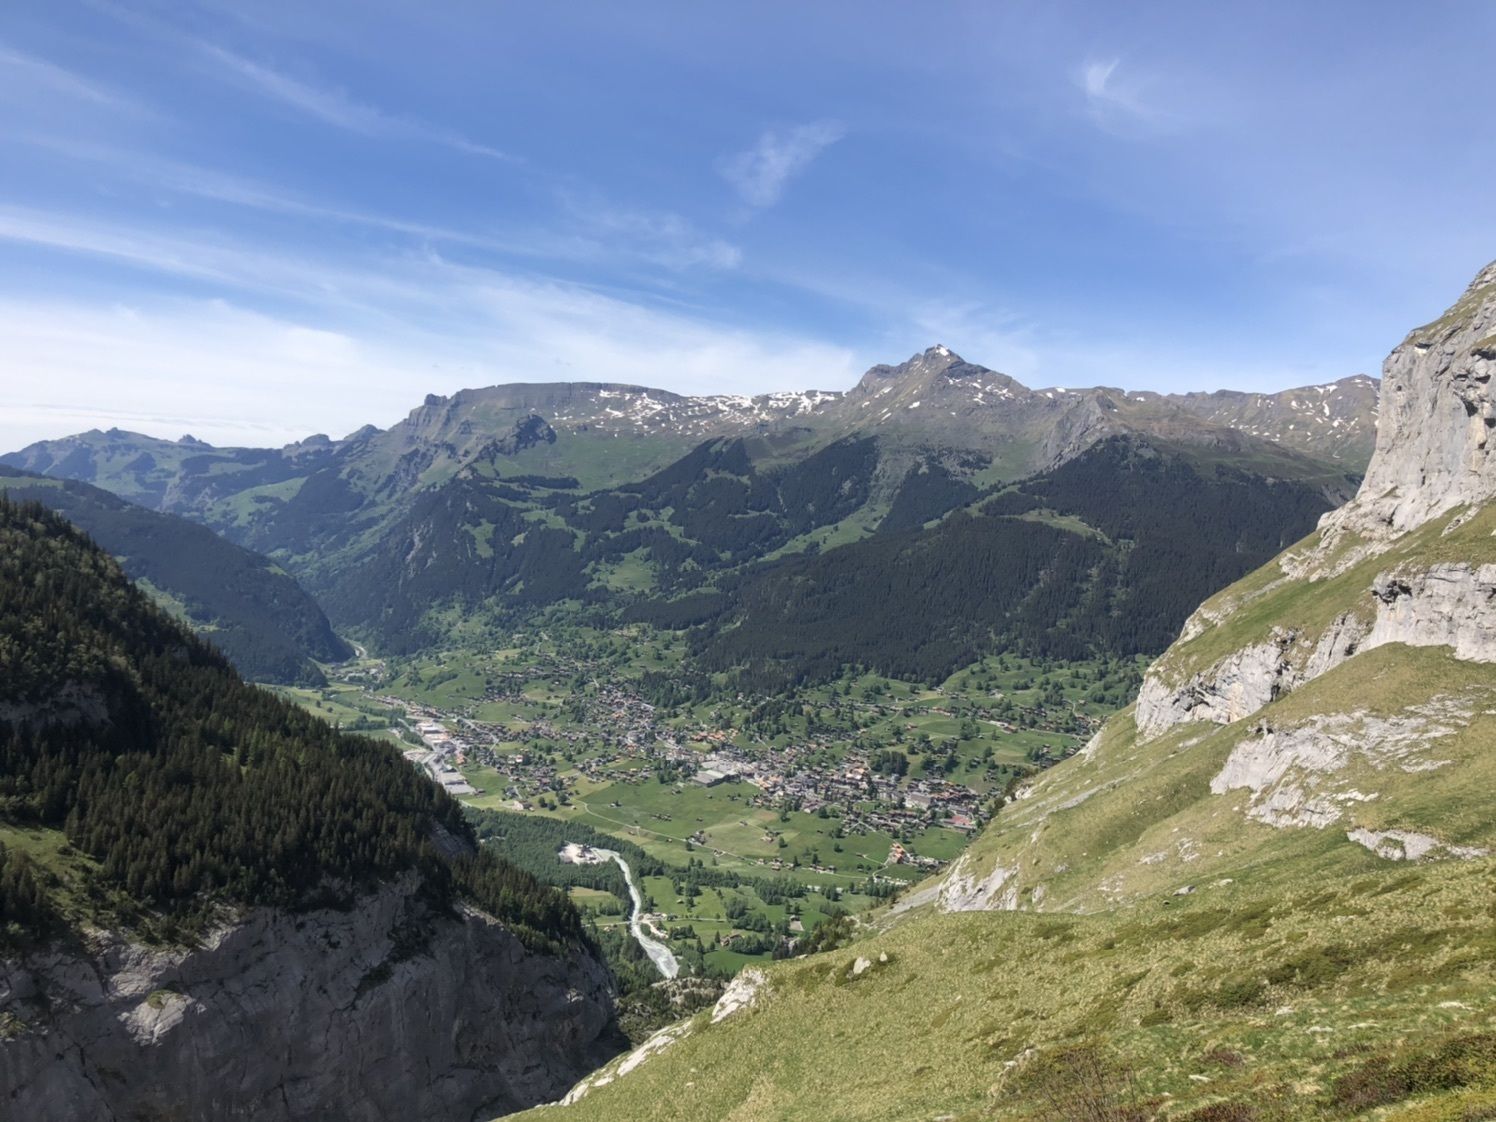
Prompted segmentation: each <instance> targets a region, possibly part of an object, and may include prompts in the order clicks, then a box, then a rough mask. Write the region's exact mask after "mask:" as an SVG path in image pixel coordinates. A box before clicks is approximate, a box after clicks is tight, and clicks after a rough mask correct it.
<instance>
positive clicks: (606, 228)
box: [0, 136, 742, 271]
mask: <svg viewBox="0 0 1496 1122" xmlns="http://www.w3.org/2000/svg"><path fill="white" fill-rule="evenodd" d="M23 139H24V142H25V143H27V144H30V145H32V146H33V147H37V148H44V149H46V150H48V151H50V152H55V153H57V154H59V155H62V156H65V157H68V158H70V159H73V160H78V161H82V162H86V163H88V164H92V165H97V166H101V167H106V168H108V169H109V171H110V172H111V173H112V174H113V175H115V176H119V177H122V178H125V179H128V180H130V181H132V182H134V183H138V184H140V185H142V186H144V187H148V188H151V189H154V190H158V191H162V192H166V193H169V194H173V195H184V196H191V197H194V198H199V199H205V200H209V201H211V202H217V203H226V204H228V205H230V206H235V207H245V208H248V209H252V210H258V211H263V212H269V213H274V214H282V215H288V216H292V217H299V218H308V219H315V220H317V221H319V222H335V223H342V224H346V225H351V226H362V227H366V228H368V229H372V230H380V231H385V232H387V233H391V234H398V235H401V236H402V237H404V238H408V239H410V240H411V241H412V242H414V243H417V244H425V243H439V244H444V245H448V246H464V247H469V248H472V249H476V250H481V251H486V252H491V253H496V254H503V255H507V256H510V257H517V258H527V259H533V260H551V261H566V262H588V263H596V262H602V261H617V262H625V263H628V262H646V263H648V264H651V265H657V266H660V267H661V268H664V269H668V270H672V271H684V270H696V269H715V270H730V269H734V268H736V267H737V266H738V264H739V263H740V262H741V260H742V251H741V250H740V249H739V248H738V247H737V246H736V245H733V244H732V243H730V242H726V241H723V240H722V239H720V238H717V237H714V236H711V235H709V234H705V233H703V232H702V231H700V230H698V229H697V228H696V227H695V226H693V225H692V224H691V223H690V222H688V221H687V220H686V219H684V218H682V217H681V216H680V215H677V214H674V213H671V212H669V211H654V210H641V209H637V208H629V207H624V206H620V205H618V204H616V203H613V202H611V201H609V200H608V199H606V198H605V197H603V196H602V195H600V194H598V193H596V192H586V193H583V192H579V191H576V190H572V189H568V190H563V191H560V192H558V194H557V199H558V205H559V209H560V214H559V215H558V217H557V219H556V222H555V223H554V224H553V225H552V227H551V228H546V229H542V228H540V227H539V225H538V224H535V223H531V224H529V225H527V226H526V227H525V228H524V229H510V230H501V229H494V228H490V229H484V228H480V227H465V228H461V229H459V228H454V227H451V226H443V225H439V224H436V223H431V222H421V221H415V220H411V219H406V218H401V217H399V216H396V215H389V214H381V213H376V212H372V211H366V210H357V209H353V208H349V207H344V206H334V205H327V204H324V203H320V202H317V201H315V200H313V199H310V198H306V197H304V196H301V195H299V194H296V193H294V192H291V191H288V190H286V189H284V188H281V187H278V186H275V185H272V184H268V183H264V182H261V181H260V180H257V179H252V178H248V177H245V176H241V175H237V174H233V173H229V172H224V171H220V170H218V169H216V168H210V167H203V166H201V165H198V164H193V163H187V162H183V161H180V160H174V159H170V158H167V157H163V156H153V155H150V154H148V153H145V152H143V151H140V150H136V149H124V148H118V147H115V146H113V145H108V144H98V143H93V142H85V141H76V140H68V139H63V138H59V137H54V136H33V137H26V138H23ZM17 213H18V212H16V211H9V212H7V211H6V210H5V209H4V208H3V207H0V223H7V222H8V221H9V222H10V223H11V229H12V236H14V226H13V221H14V218H15V216H16V214H17ZM21 213H27V212H21ZM29 213H30V214H31V216H32V217H35V212H29ZM7 216H9V217H8V218H7ZM44 225H45V226H49V227H52V226H55V225H56V223H55V222H54V221H51V220H49V221H47V222H46V223H44Z"/></svg>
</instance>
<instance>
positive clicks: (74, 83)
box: [0, 44, 151, 116]
mask: <svg viewBox="0 0 1496 1122" xmlns="http://www.w3.org/2000/svg"><path fill="white" fill-rule="evenodd" d="M0 84H3V85H4V87H5V89H6V91H7V93H9V94H10V95H11V96H12V97H14V96H15V95H16V94H17V92H18V91H19V90H20V89H22V88H24V87H25V86H31V87H33V88H34V89H35V90H36V91H37V92H39V93H42V94H44V95H46V96H48V97H57V96H60V97H64V98H67V99H69V100H71V101H75V102H82V103H84V104H87V105H91V106H94V107H96V108H100V109H109V110H113V111H115V112H124V113H127V114H130V115H131V116H149V115H151V111H150V110H149V109H147V108H146V107H145V106H144V105H142V104H141V103H140V102H139V101H137V100H136V99H135V98H133V97H131V96H129V95H128V94H125V93H122V92H121V91H119V90H116V89H112V88H110V87H109V86H106V85H102V84H100V83H99V82H95V81H93V80H91V79H88V78H84V77H83V76H81V75H79V74H75V73H74V72H73V71H71V70H68V69H66V68H65V67H62V66H58V65H57V64H56V63H54V62H50V61H48V60H47V59H44V58H38V57H37V56H36V55H31V54H26V53H24V52H21V51H18V50H15V49H13V48H11V47H7V46H5V45H4V44H0Z"/></svg>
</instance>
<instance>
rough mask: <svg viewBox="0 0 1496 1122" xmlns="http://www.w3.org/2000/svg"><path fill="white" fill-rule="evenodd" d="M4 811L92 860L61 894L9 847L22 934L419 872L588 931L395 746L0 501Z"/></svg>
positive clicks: (327, 894) (521, 918)
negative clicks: (98, 912) (288, 696)
mask: <svg viewBox="0 0 1496 1122" xmlns="http://www.w3.org/2000/svg"><path fill="white" fill-rule="evenodd" d="M0 825H9V826H15V827H22V828H25V827H44V828H48V829H52V830H61V831H62V832H63V833H64V834H65V836H66V839H67V843H68V844H69V845H70V846H72V847H73V848H74V849H76V850H78V851H80V852H81V853H83V854H86V855H87V856H88V857H89V858H91V859H92V861H93V862H94V863H95V864H94V865H93V866H92V873H91V879H90V883H89V886H88V890H87V892H86V893H85V894H84V900H83V901H82V902H81V904H80V901H78V900H77V899H70V900H69V901H68V906H67V909H64V908H63V907H62V906H61V903H60V901H59V900H58V898H57V896H58V894H57V892H56V891H54V890H55V889H56V888H57V887H58V886H57V885H55V884H54V883H51V882H52V881H53V880H54V878H53V877H52V876H51V874H49V873H48V871H47V870H46V868H45V865H44V863H42V862H39V861H37V860H34V859H32V858H30V857H29V856H28V855H26V854H25V853H23V852H17V851H16V850H15V849H14V847H11V848H8V849H0V933H6V932H8V933H9V935H10V937H12V938H15V937H20V936H24V935H25V934H36V933H38V932H39V931H40V930H41V929H43V928H45V927H46V926H47V925H48V924H49V923H52V924H55V923H57V922H59V921H60V920H62V919H63V918H64V911H65V910H68V911H71V912H76V911H77V909H78V908H79V907H80V906H81V907H82V908H83V909H84V911H85V912H86V911H88V910H89V909H90V908H93V909H98V908H103V907H106V906H108V907H116V906H117V902H118V901H119V900H120V899H123V900H125V901H127V902H128V904H129V905H130V906H132V907H136V908H138V909H140V910H141V911H143V912H147V913H151V914H159V915H165V916H167V917H168V918H169V919H170V920H172V921H174V923H175V924H176V925H178V927H177V929H179V930H190V929H191V927H192V925H194V924H196V923H200V922H201V921H203V920H205V919H206V918H208V917H209V916H211V915H212V914H213V913H214V911H215V909H217V908H218V907H220V906H222V905H259V904H267V905H279V906H286V907H298V906H308V905H322V904H339V903H346V902H349V901H351V899H352V898H353V896H354V895H355V894H356V893H358V892H359V891H361V890H364V889H367V888H369V887H372V886H373V885H375V884H376V883H378V882H380V881H384V880H387V879H389V878H390V877H393V876H396V875H398V874H401V873H407V872H413V873H416V874H418V875H419V876H420V877H421V878H422V884H423V891H424V893H425V894H426V895H427V896H428V897H429V899H430V900H431V901H432V902H433V903H434V904H436V905H438V906H439V907H450V906H452V905H453V904H455V903H456V901H457V900H458V899H459V898H464V897H465V898H468V899H471V900H472V901H473V902H475V903H477V904H478V905H480V906H481V907H483V908H485V909H486V910H488V911H490V912H491V913H492V914H494V915H495V916H496V917H498V918H499V919H501V920H503V921H505V922H506V923H507V924H508V925H509V926H510V927H511V928H512V929H514V930H515V931H516V933H518V934H519V935H520V937H521V938H523V939H525V941H526V942H527V943H528V944H530V945H532V946H542V945H553V944H556V943H560V942H568V941H575V940H579V939H581V938H582V928H581V924H580V920H579V918H578V916H577V913H576V911H575V909H574V908H573V907H572V906H571V904H570V903H569V902H568V901H567V900H566V898H565V896H564V895H563V894H562V893H560V892H557V891H556V890H554V889H551V888H547V887H545V886H543V885H541V884H540V883H539V882H538V881H536V880H535V879H534V878H533V877H531V876H530V875H529V874H527V873H524V872H522V871H520V870H519V869H517V868H515V867H514V866H512V865H509V864H508V863H506V862H503V861H502V860H500V859H498V858H497V857H495V856H494V855H493V854H491V853H489V852H487V851H485V850H481V849H479V848H478V847H477V845H476V844H475V839H474V837H473V834H472V831H471V829H470V828H469V826H468V825H467V823H466V822H465V821H464V819H463V816H462V812H461V809H460V808H459V807H458V805H457V804H456V803H455V802H454V801H453V800H452V799H451V798H450V797H448V796H447V795H446V793H445V792H443V791H442V790H441V789H440V788H438V787H437V786H435V785H434V784H432V783H431V782H430V781H429V780H428V779H427V778H426V777H425V776H424V775H422V774H421V773H420V772H418V771H416V770H415V769H413V768H411V767H410V765H409V764H407V763H406V762H405V761H404V760H403V759H402V758H401V757H400V756H399V754H398V753H397V752H396V751H395V749H394V748H393V747H392V746H389V745H385V744H381V743H378V742H376V741H373V740H369V739H365V738H360V737H355V736H348V735H344V734H342V733H341V732H339V731H338V730H336V729H334V728H332V727H330V726H328V725H326V724H324V723H323V722H322V721H320V720H318V719H317V718H315V717H313V716H311V715H309V714H307V713H305V712H304V711H302V710H300V709H297V708H296V707H294V706H292V705H290V704H287V703H285V702H282V701H281V700H279V699H277V698H275V697H274V696H272V695H271V694H269V693H267V692H265V691H262V690H260V689H257V688H255V687H252V686H249V685H246V684H245V683H244V682H243V681H242V680H241V679H240V678H239V676H238V674H237V673H236V672H235V671H234V670H233V669H232V667H231V666H230V665H229V664H228V662H227V661H226V660H225V659H224V657H223V656H222V655H220V654H219V653H218V652H217V651H215V650H213V649H212V648H211V647H210V646H208V645H207V644H206V643H204V642H202V641H201V640H199V639H198V638H196V637H195V636H193V635H192V634H191V633H189V632H188V631H186V630H185V629H184V628H183V627H181V626H180V625H179V624H177V623H176V622H175V621H173V620H171V619H170V618H169V617H167V616H166V615H165V614H163V613H162V612H161V611H160V610H158V609H157V608H156V607H155V606H154V605H153V604H152V603H151V602H150V601H149V600H148V599H147V598H146V597H145V595H144V594H143V593H141V592H140V591H138V590H137V589H136V588H135V587H134V586H132V585H131V584H130V582H129V581H128V580H127V579H126V578H125V576H124V574H123V573H122V572H121V570H120V569H119V567H118V565H116V564H115V562H114V561H113V560H112V559H111V558H110V557H108V556H107V555H106V554H105V553H103V552H102V551H101V550H100V549H98V548H97V547H96V546H95V545H94V544H93V543H92V542H91V541H89V540H88V538H87V537H85V536H84V535H83V534H82V533H81V532H79V531H78V530H76V529H74V528H73V527H72V526H70V525H69V524H68V523H67V522H66V521H64V520H63V519H62V518H60V517H59V516H57V515H55V514H53V513H51V512H50V511H48V510H46V509H45V508H44V507H42V506H41V505H39V504H35V503H27V504H22V505H17V504H14V503H11V502H10V501H9V500H6V499H3V498H0ZM106 902H107V903H106ZM68 918H71V916H69V917H68ZM116 918H128V917H116Z"/></svg>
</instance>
